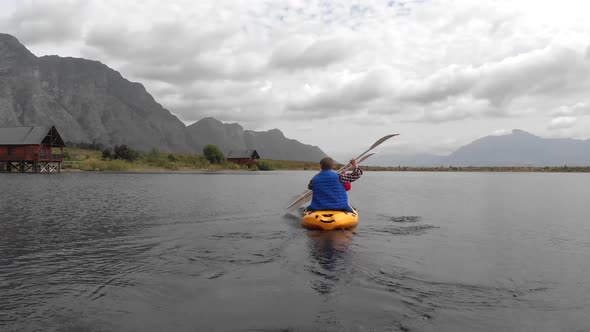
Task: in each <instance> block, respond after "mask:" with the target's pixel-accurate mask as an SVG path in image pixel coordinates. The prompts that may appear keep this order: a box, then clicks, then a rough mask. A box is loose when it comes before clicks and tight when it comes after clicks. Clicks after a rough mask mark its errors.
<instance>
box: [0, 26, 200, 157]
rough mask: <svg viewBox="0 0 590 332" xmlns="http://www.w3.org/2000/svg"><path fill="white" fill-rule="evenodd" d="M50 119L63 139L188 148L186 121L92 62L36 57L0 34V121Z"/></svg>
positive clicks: (136, 86)
mask: <svg viewBox="0 0 590 332" xmlns="http://www.w3.org/2000/svg"><path fill="white" fill-rule="evenodd" d="M34 124H38V125H41V124H55V125H56V126H57V127H58V128H59V131H60V133H61V134H62V136H63V137H64V139H65V140H66V141H70V142H97V143H102V144H105V145H107V146H109V145H117V144H128V145H130V146H132V147H135V148H137V149H140V150H148V149H150V148H152V147H159V148H161V149H162V150H166V151H182V152H188V151H191V150H192V147H191V145H192V144H191V142H190V140H189V136H188V135H187V134H186V132H185V125H184V124H183V123H182V122H181V121H180V120H179V119H178V118H176V117H175V116H174V115H172V114H170V112H169V111H167V110H166V109H164V108H163V107H162V106H161V105H160V104H158V103H156V102H155V101H154V99H153V98H152V96H151V95H150V94H149V93H147V91H146V90H145V88H144V87H143V86H142V85H141V84H139V83H132V82H129V81H128V80H126V79H124V78H123V77H122V76H121V75H120V74H119V73H118V72H116V71H114V70H112V69H110V68H109V67H107V66H105V65H103V64H101V63H100V62H97V61H89V60H85V59H75V58H60V57H57V56H45V57H40V58H37V57H36V56H34V55H33V54H32V53H30V52H29V51H28V50H27V49H26V48H25V47H24V46H23V45H22V44H20V43H19V42H18V40H16V38H14V37H12V36H10V35H6V34H0V125H2V126H13V125H34Z"/></svg>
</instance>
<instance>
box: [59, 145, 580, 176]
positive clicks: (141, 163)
mask: <svg viewBox="0 0 590 332" xmlns="http://www.w3.org/2000/svg"><path fill="white" fill-rule="evenodd" d="M63 169H66V170H67V169H70V170H82V171H117V172H121V171H129V172H133V171H136V172H137V171H191V170H310V171H318V170H319V164H318V163H314V162H302V161H285V160H260V161H259V163H258V165H257V166H252V167H247V166H240V165H237V164H234V163H231V162H224V163H222V164H211V163H210V162H209V161H207V159H205V157H203V156H202V155H196V154H182V153H160V152H157V151H150V152H147V153H140V154H139V156H138V158H137V160H135V161H133V162H128V161H124V160H119V159H112V160H105V159H103V158H102V152H100V151H94V150H85V149H77V148H66V149H65V161H64V164H63ZM363 170H365V171H378V172H379V171H387V172H547V173H556V172H559V173H563V172H590V166H586V167H571V166H554V167H452V166H451V167H404V166H397V167H380V166H363Z"/></svg>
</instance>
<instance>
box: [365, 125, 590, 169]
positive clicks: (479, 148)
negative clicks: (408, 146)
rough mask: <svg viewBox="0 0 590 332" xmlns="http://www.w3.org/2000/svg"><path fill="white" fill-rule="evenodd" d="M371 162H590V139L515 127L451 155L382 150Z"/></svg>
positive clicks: (534, 163) (555, 164)
mask: <svg viewBox="0 0 590 332" xmlns="http://www.w3.org/2000/svg"><path fill="white" fill-rule="evenodd" d="M368 164H370V165H379V166H410V167H412V166H426V167H437V166H443V167H448V166H562V165H568V166H588V165H590V139H587V140H576V139H571V138H542V137H538V136H535V135H533V134H530V133H528V132H526V131H523V130H519V129H514V130H513V131H512V133H511V134H508V135H503V136H486V137H483V138H480V139H478V140H475V141H473V142H471V143H470V144H467V145H465V146H463V147H461V148H459V149H457V150H456V151H455V152H453V153H451V154H450V155H448V156H437V155H429V154H420V155H399V154H397V155H396V154H383V155H379V154H378V155H375V157H373V158H372V159H371V160H370V162H369V163H368Z"/></svg>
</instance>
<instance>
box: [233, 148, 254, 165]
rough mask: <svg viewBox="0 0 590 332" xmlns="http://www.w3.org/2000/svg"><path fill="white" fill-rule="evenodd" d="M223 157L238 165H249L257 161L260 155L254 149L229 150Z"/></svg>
mask: <svg viewBox="0 0 590 332" xmlns="http://www.w3.org/2000/svg"><path fill="white" fill-rule="evenodd" d="M225 159H227V161H231V162H233V163H236V164H239V165H248V166H250V165H254V164H256V163H258V160H260V155H259V154H258V152H257V151H256V150H231V151H229V152H228V154H227V157H225Z"/></svg>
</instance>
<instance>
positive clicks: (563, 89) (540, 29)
mask: <svg viewBox="0 0 590 332" xmlns="http://www.w3.org/2000/svg"><path fill="white" fill-rule="evenodd" d="M588 13H590V3H589V2H586V1H569V0H560V1H543V0H536V1H533V0H531V1H524V0H523V1H519V0H508V1H502V0H478V1H475V0H440V1H437V0H432V1H431V0H366V1H352V0H330V1H328V0H276V1H262V0H260V1H258V0H248V1H238V0H235V1H226V0H211V1H208V0H199V1H193V0H186V1H185V0H175V1H161V0H126V1H119V0H112V1H111V0H78V1H76V0H68V1H64V0H31V1H24V0H0V31H2V32H6V33H10V34H13V35H15V36H16V37H17V38H19V40H20V41H21V42H22V43H23V44H25V46H27V47H28V48H29V49H30V50H31V51H32V52H33V53H35V54H36V55H39V56H40V55H47V54H57V55H61V56H74V57H84V58H88V59H94V60H99V61H101V62H103V63H104V64H106V65H108V66H110V67H111V68H114V69H116V70H117V71H119V72H121V73H122V75H123V76H125V77H126V78H128V79H129V80H132V81H138V82H141V83H143V84H144V85H145V86H146V88H147V90H148V91H149V92H150V93H151V94H152V95H154V97H155V98H156V100H157V101H158V102H160V103H161V104H162V105H163V106H164V107H166V108H167V109H168V110H170V111H171V112H172V113H173V114H175V115H176V116H178V117H179V118H180V119H181V120H182V121H183V122H185V123H186V124H190V123H193V122H195V121H197V120H199V119H201V118H203V117H207V116H213V117H215V118H217V119H219V120H221V121H223V122H238V123H240V124H242V126H243V127H245V128H246V129H253V130H268V129H272V128H279V129H280V130H282V131H283V132H284V133H285V135H286V136H287V137H290V138H295V139H297V140H300V141H302V142H304V143H308V144H314V145H318V146H320V147H321V148H322V149H323V150H324V151H325V152H327V153H328V154H331V155H333V156H335V157H337V158H345V157H352V156H353V155H355V154H357V153H358V152H360V151H362V150H364V149H365V148H366V147H368V146H369V145H370V144H371V143H372V142H373V141H375V140H376V139H377V138H379V137H381V136H383V135H385V134H387V133H391V132H398V133H400V134H401V136H400V137H397V138H395V139H393V140H392V141H391V142H388V143H387V146H386V147H383V148H382V149H381V150H382V151H384V152H400V153H418V152H420V153H422V152H428V153H437V154H446V153H448V152H450V151H452V150H453V149H455V148H457V147H459V146H461V145H463V144H466V143H469V142H470V141H472V140H474V139H477V138H479V137H482V136H485V135H489V134H498V135H499V134H503V133H507V132H510V130H512V129H514V128H519V129H523V130H526V131H529V132H531V133H533V134H536V135H539V136H543V137H572V138H584V139H585V138H589V137H590V93H589V91H590V23H589V22H590V20H589V19H588V17H587V16H588Z"/></svg>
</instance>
